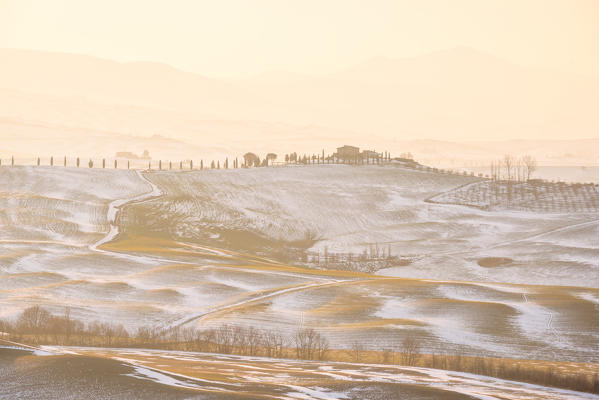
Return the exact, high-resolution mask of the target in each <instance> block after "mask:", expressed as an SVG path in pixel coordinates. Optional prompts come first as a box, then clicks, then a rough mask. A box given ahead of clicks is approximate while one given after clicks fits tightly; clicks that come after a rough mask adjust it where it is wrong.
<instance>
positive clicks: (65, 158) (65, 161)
mask: <svg viewBox="0 0 599 400" xmlns="http://www.w3.org/2000/svg"><path fill="white" fill-rule="evenodd" d="M64 166H65V167H66V166H67V156H64Z"/></svg>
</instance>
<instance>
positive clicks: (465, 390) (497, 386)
mask: <svg viewBox="0 0 599 400" xmlns="http://www.w3.org/2000/svg"><path fill="white" fill-rule="evenodd" d="M45 349H47V350H48V351H50V352H55V353H57V354H60V353H61V352H64V351H66V352H67V354H72V353H76V354H84V355H85V354H94V355H101V356H104V357H110V358H113V359H116V360H119V361H123V362H125V363H129V364H132V365H134V366H135V373H134V374H132V376H135V377H137V378H139V379H144V380H150V381H153V382H158V383H161V384H164V385H172V386H177V387H186V388H193V389H195V390H198V391H200V392H203V391H210V392H214V393H233V392H235V393H238V394H240V393H244V394H246V395H248V396H251V395H267V396H269V397H271V398H281V399H327V400H328V399H362V398H369V393H370V391H371V390H372V391H373V392H372V394H374V393H378V395H379V396H380V398H404V396H406V397H407V398H439V399H480V400H499V399H502V400H510V399H513V400H516V399H518V400H519V399H523V398H525V399H530V400H534V399H543V400H551V399H556V400H557V399H563V400H566V399H567V400H575V399H599V396H596V395H592V394H587V393H580V392H574V391H569V390H561V389H555V388H549V387H544V386H539V385H532V384H526V383H519V382H514V381H508V380H502V379H497V378H490V377H485V376H480V375H473V374H468V373H461V372H452V371H441V370H436V369H429V368H417V367H399V366H390V365H372V364H354V363H336V362H326V361H325V362H321V361H319V362H310V361H296V360H279V359H269V358H261V357H244V356H231V355H215V354H205V353H192V352H177V351H160V350H145V349H140V350H128V349H96V348H76V347H75V348H73V347H66V348H63V347H48V348H45ZM173 370H176V371H179V372H177V373H175V372H173ZM205 371H209V372H210V374H209V375H205V374H204V372H205ZM406 385H407V386H408V387H411V388H413V389H414V388H415V389H417V390H416V391H415V392H412V393H410V392H409V391H408V392H407V393H406V392H403V390H405V388H404V386H406ZM402 388H403V390H402ZM422 389H431V390H432V391H424V392H420V393H419V391H420V390H422ZM372 394H371V395H372ZM421 396H422V397H421ZM377 398H379V397H377Z"/></svg>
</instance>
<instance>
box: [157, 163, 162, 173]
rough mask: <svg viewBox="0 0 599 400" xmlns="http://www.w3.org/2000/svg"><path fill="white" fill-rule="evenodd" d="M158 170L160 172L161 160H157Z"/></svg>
mask: <svg viewBox="0 0 599 400" xmlns="http://www.w3.org/2000/svg"><path fill="white" fill-rule="evenodd" d="M158 170H159V171H162V160H158Z"/></svg>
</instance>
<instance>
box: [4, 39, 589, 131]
mask: <svg viewBox="0 0 599 400" xmlns="http://www.w3.org/2000/svg"><path fill="white" fill-rule="evenodd" d="M0 65H2V67H1V70H2V73H1V74H0V88H5V89H11V90H19V91H26V92H30V93H43V94H46V95H53V96H69V97H81V98H85V99H88V100H91V101H98V102H102V103H108V104H113V105H127V106H130V105H134V106H140V107H151V108H156V109H163V110H171V111H176V112H179V113H182V114H184V115H187V116H192V117H194V118H197V117H198V116H200V115H201V116H202V117H203V118H205V117H206V116H209V117H210V118H213V119H226V120H254V121H263V122H269V123H272V122H276V123H286V124H293V125H303V126H305V125H310V126H312V125H316V126H323V127H328V128H331V129H341V130H349V131H353V132H356V133H358V134H369V135H371V134H376V135H380V136H384V137H387V138H389V137H395V138H398V139H404V138H413V137H433V138H440V137H451V138H452V139H468V140H474V139H476V138H479V137H485V138H490V139H503V138H510V137H518V136H526V137H536V138H563V137H594V136H596V135H597V127H598V126H599V114H598V113H596V112H595V111H596V104H599V87H598V85H597V82H595V81H593V80H592V79H590V78H584V77H579V76H575V75H569V74H564V73H559V72H552V71H543V70H533V69H528V68H523V67H520V66H517V65H514V64H511V63H508V62H505V61H503V60H501V59H498V58H496V57H494V56H492V55H488V54H485V53H481V52H478V51H476V50H473V49H469V48H463V47H458V48H455V49H451V50H446V51H439V52H435V53H431V54H427V55H423V56H419V57H412V58H404V59H388V58H375V59H371V60H369V61H367V62H365V63H362V64H359V65H356V66H354V67H351V68H348V69H346V70H344V71H340V72H338V73H336V74H329V75H324V76H307V75H306V76H304V75H298V74H292V73H286V72H280V71H279V72H273V73H270V74H268V73H267V74H262V75H260V76H257V77H255V78H252V79H246V80H222V79H211V78H207V77H205V76H203V75H200V74H196V73H191V72H184V71H181V70H179V69H176V68H173V67H171V66H168V65H165V64H160V63H151V62H134V63H119V62H115V61H109V60H104V59H101V58H96V57H89V56H81V55H72V54H59V53H46V52H37V51H26V50H14V49H3V50H0ZM0 95H1V94H0ZM4 116H6V117H10V116H11V115H6V114H5V115H4Z"/></svg>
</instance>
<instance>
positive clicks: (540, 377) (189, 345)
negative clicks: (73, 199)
mask: <svg viewBox="0 0 599 400" xmlns="http://www.w3.org/2000/svg"><path fill="white" fill-rule="evenodd" d="M70 314H71V313H70V309H69V308H68V307H67V308H65V311H64V313H63V314H62V315H53V314H51V313H50V312H48V311H47V310H46V309H44V308H42V307H40V306H33V307H29V308H27V309H26V310H24V311H23V313H22V314H21V315H20V316H19V317H18V318H17V319H16V321H14V322H10V321H6V320H0V339H3V338H4V339H8V340H13V341H17V342H24V343H30V344H60V345H80V346H116V347H144V348H156V349H165V350H184V351H200V352H212V353H220V354H238V355H247V356H265V357H273V358H297V359H302V360H321V361H322V360H334V361H346V360H347V359H346V358H344V354H345V357H347V354H349V356H350V359H351V361H353V362H361V363H372V362H374V363H385V364H401V365H408V366H419V367H426V368H437V369H445V370H454V371H461V372H468V373H475V374H480V375H486V376H492V377H497V378H501V379H512V380H517V381H522V382H530V383H536V384H541V385H546V386H554V387H559V388H564V389H571V390H578V391H583V392H590V393H598V394H599V375H598V374H597V373H595V374H589V373H586V372H584V371H580V372H577V371H572V372H563V371H561V370H559V369H558V368H554V367H552V366H548V367H543V366H539V365H536V364H535V365H526V364H523V363H522V360H516V359H513V360H509V359H497V358H489V357H486V358H483V357H472V356H465V355H462V354H459V353H458V354H423V353H422V352H421V346H420V340H419V337H418V336H416V335H414V334H408V335H406V336H404V337H403V339H402V340H401V341H400V342H399V345H398V346H397V347H395V348H386V349H383V350H382V351H380V350H377V351H372V350H368V349H367V346H366V344H367V343H368V341H366V340H364V341H355V342H353V343H352V345H351V349H350V350H349V353H348V351H342V350H332V349H330V346H329V342H328V340H327V339H326V338H325V337H324V336H323V335H322V334H321V333H320V332H318V331H317V330H315V329H312V328H305V327H299V328H298V329H297V330H296V331H295V332H294V333H293V334H291V335H284V334H281V333H280V332H277V331H274V330H266V329H257V328H254V327H241V326H232V325H221V326H219V327H216V328H209V329H202V330H200V329H195V328H189V327H186V328H175V329H170V330H164V329H158V328H156V327H148V326H145V327H139V328H137V330H136V331H135V332H128V331H127V330H126V329H125V328H124V327H123V325H120V324H111V323H107V322H91V323H89V324H87V325H86V324H84V323H83V322H81V321H79V320H76V319H73V318H71V315H70ZM524 363H525V361H524Z"/></svg>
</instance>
